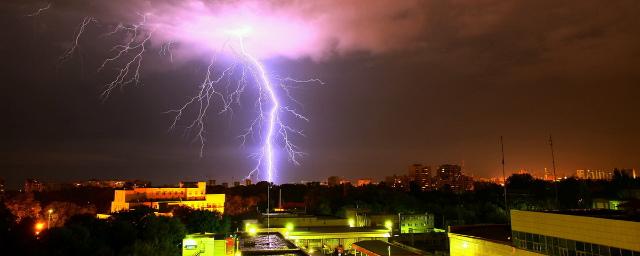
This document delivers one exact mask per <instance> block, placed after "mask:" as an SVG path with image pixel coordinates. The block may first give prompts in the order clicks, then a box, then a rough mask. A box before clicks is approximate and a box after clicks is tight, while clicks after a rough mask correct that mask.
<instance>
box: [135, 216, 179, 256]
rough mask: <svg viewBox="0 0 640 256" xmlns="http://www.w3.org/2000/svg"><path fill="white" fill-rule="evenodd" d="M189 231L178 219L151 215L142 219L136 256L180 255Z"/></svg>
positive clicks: (136, 245)
mask: <svg viewBox="0 0 640 256" xmlns="http://www.w3.org/2000/svg"><path fill="white" fill-rule="evenodd" d="M186 234H187V229H186V227H185V225H184V224H182V223H181V222H180V221H179V220H178V219H177V218H171V217H163V216H160V217H156V216H153V215H149V216H147V217H145V218H143V219H142V222H141V229H140V235H139V239H138V240H136V242H135V244H134V246H133V251H134V255H158V256H163V255H180V253H181V247H180V245H181V244H182V239H183V238H184V237H185V235H186Z"/></svg>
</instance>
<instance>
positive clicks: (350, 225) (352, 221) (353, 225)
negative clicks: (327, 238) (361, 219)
mask: <svg viewBox="0 0 640 256" xmlns="http://www.w3.org/2000/svg"><path fill="white" fill-rule="evenodd" d="M355 226H356V221H355V220H353V219H349V227H350V228H352V227H355Z"/></svg>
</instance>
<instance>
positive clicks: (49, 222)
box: [47, 209, 53, 229]
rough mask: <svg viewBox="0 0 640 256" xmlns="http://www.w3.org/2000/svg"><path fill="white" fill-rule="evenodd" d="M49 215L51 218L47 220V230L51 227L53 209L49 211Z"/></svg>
mask: <svg viewBox="0 0 640 256" xmlns="http://www.w3.org/2000/svg"><path fill="white" fill-rule="evenodd" d="M47 212H48V213H49V218H47V229H49V227H50V226H51V214H52V213H53V209H49V210H48V211H47Z"/></svg>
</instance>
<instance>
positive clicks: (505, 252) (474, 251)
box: [449, 233, 543, 256]
mask: <svg viewBox="0 0 640 256" xmlns="http://www.w3.org/2000/svg"><path fill="white" fill-rule="evenodd" d="M449 250H450V255H451V256H538V255H543V254H538V253H534V252H529V251H525V250H520V249H517V248H515V247H513V246H511V245H507V244H502V243H498V242H493V241H488V240H483V239H478V238H474V237H468V236H463V235H458V234H454V233H449Z"/></svg>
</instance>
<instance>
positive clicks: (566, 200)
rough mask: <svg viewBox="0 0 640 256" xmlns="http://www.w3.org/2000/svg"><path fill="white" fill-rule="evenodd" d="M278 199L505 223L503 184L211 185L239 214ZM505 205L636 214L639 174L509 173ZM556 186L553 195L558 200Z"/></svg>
mask: <svg viewBox="0 0 640 256" xmlns="http://www.w3.org/2000/svg"><path fill="white" fill-rule="evenodd" d="M268 187H269V188H270V189H269V191H270V194H271V196H270V197H269V198H270V202H269V206H270V208H274V207H277V206H278V204H279V198H280V196H279V195H280V193H281V194H282V201H283V202H284V204H285V205H286V204H287V203H291V202H293V203H297V204H301V205H304V209H302V210H305V211H306V212H307V213H311V214H316V215H332V216H339V217H340V216H344V212H345V210H346V209H348V208H361V209H368V210H369V211H370V213H371V214H397V213H425V212H428V213H432V214H435V215H436V219H435V220H436V227H441V228H445V227H446V226H448V225H456V224H478V223H506V222H507V221H508V215H507V212H506V210H505V209H507V207H505V197H504V188H503V187H502V186H501V185H498V184H494V183H488V182H476V183H474V190H471V191H465V192H462V193H456V192H454V191H452V190H450V189H446V188H445V189H442V190H435V191H421V190H420V187H419V186H418V185H417V184H410V186H409V189H408V191H407V190H396V189H393V188H390V187H389V186H386V185H385V184H384V183H380V184H377V185H366V186H362V187H354V186H352V185H350V184H345V185H339V186H333V187H328V186H320V185H319V184H308V185H304V184H283V185H274V186H269V184H268V183H266V182H259V183H257V184H255V185H250V186H238V187H233V188H222V187H220V186H218V187H212V188H210V190H211V191H214V192H217V193H226V194H227V204H226V206H225V211H226V212H227V213H233V215H238V216H245V217H247V216H251V217H255V216H257V213H258V212H264V211H265V210H266V208H267V188H268ZM506 188H507V200H506V201H507V204H508V209H521V210H553V209H559V210H563V209H588V208H592V205H593V201H594V200H595V199H606V200H618V201H621V202H623V203H622V204H621V206H620V207H621V208H623V209H627V210H629V212H630V214H635V213H634V212H635V211H637V209H638V207H637V205H638V198H639V197H640V179H637V178H636V179H634V178H632V177H630V176H628V175H627V174H626V173H623V172H619V171H614V175H613V179H612V180H579V179H575V178H567V179H563V180H561V181H558V182H551V181H545V180H541V179H535V178H534V177H532V176H531V175H529V174H514V175H512V176H510V177H508V178H507V182H506ZM556 191H557V200H556Z"/></svg>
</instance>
